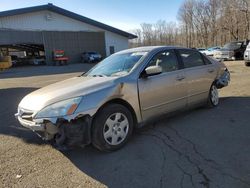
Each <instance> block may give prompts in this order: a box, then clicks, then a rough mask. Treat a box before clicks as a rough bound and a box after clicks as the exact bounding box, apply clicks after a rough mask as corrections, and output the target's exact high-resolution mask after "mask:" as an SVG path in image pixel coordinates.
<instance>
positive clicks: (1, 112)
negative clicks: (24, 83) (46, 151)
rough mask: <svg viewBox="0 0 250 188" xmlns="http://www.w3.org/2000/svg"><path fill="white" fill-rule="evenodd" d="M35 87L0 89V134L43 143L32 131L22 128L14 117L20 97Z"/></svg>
mask: <svg viewBox="0 0 250 188" xmlns="http://www.w3.org/2000/svg"><path fill="white" fill-rule="evenodd" d="M36 89H37V88H11V89H0V105H1V108H0V134H4V135H9V136H15V137H18V138H21V139H23V140H24V141H26V142H29V143H34V144H43V141H42V140H41V139H39V138H37V135H35V134H34V133H33V132H32V131H30V130H28V129H26V128H23V127H22V126H21V125H20V124H19V123H18V121H17V120H16V119H15V116H14V114H15V113H17V107H18V104H19V102H20V101H21V99H22V98H23V97H24V96H25V95H27V94H28V93H30V92H32V91H34V90H36Z"/></svg>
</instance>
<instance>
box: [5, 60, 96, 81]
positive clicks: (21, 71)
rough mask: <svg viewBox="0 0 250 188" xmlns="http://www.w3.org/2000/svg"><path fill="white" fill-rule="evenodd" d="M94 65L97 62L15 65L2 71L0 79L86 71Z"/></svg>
mask: <svg viewBox="0 0 250 188" xmlns="http://www.w3.org/2000/svg"><path fill="white" fill-rule="evenodd" d="M94 65H95V64H92V63H85V64H71V65H67V66H23V67H13V68H10V69H7V70H5V71H2V72H0V79H6V78H21V77H31V76H42V75H56V74H64V73H74V72H86V71H87V70H89V69H91V68H92V67H93V66H94Z"/></svg>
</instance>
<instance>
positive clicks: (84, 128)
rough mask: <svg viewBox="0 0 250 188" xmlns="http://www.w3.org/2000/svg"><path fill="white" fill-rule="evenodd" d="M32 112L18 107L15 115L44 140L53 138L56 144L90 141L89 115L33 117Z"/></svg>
mask: <svg viewBox="0 0 250 188" xmlns="http://www.w3.org/2000/svg"><path fill="white" fill-rule="evenodd" d="M32 114H33V113H32V112H30V111H26V110H23V109H21V110H20V109H19V110H18V113H16V114H15V117H16V118H17V119H18V121H19V122H20V124H21V125H22V126H23V127H25V128H28V129H31V130H32V131H33V132H35V133H36V134H38V135H39V136H40V137H41V138H42V139H44V140H53V139H55V141H56V143H58V144H65V143H66V142H67V144H68V145H87V144H89V143H90V142H91V121H92V118H91V116H90V115H71V116H64V117H60V118H43V119H34V118H33V117H32Z"/></svg>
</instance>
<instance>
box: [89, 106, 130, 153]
mask: <svg viewBox="0 0 250 188" xmlns="http://www.w3.org/2000/svg"><path fill="white" fill-rule="evenodd" d="M133 124H134V122H133V117H132V114H131V112H130V111H129V110H128V109H127V108H126V107H124V106H123V105H120V104H109V105H107V106H105V107H104V108H103V109H101V110H100V111H99V112H98V113H97V115H96V116H95V118H94V120H93V124H92V144H93V146H94V147H96V148H97V149H99V150H101V151H115V150H118V149H120V148H121V147H122V146H124V145H125V144H126V142H127V141H128V139H129V138H130V137H131V135H132V132H133Z"/></svg>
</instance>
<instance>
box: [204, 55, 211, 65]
mask: <svg viewBox="0 0 250 188" xmlns="http://www.w3.org/2000/svg"><path fill="white" fill-rule="evenodd" d="M203 59H204V62H205V64H206V65H209V64H212V63H211V61H210V60H209V59H208V58H207V57H206V56H203Z"/></svg>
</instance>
